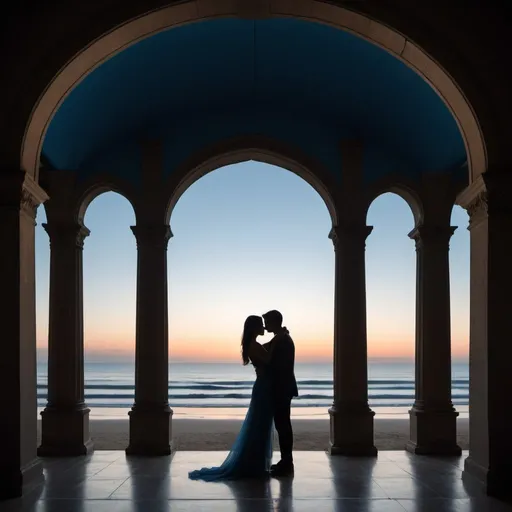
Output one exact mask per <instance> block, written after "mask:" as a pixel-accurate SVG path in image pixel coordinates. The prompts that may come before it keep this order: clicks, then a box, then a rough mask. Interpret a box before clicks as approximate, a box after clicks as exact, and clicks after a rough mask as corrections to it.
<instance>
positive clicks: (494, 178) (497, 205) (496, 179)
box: [456, 171, 512, 229]
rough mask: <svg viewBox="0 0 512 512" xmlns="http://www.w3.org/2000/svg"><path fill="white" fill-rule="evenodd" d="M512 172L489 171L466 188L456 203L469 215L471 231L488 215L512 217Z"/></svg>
mask: <svg viewBox="0 0 512 512" xmlns="http://www.w3.org/2000/svg"><path fill="white" fill-rule="evenodd" d="M511 192H512V172H503V171H501V172H496V171H494V172H493V171H488V172H485V173H483V174H481V175H480V176H478V178H477V179H476V180H475V181H473V183H471V185H469V187H467V188H465V189H464V190H463V191H462V192H461V193H460V194H459V195H458V196H457V201H456V203H457V204H458V205H460V206H462V207H463V208H465V209H466V210H467V212H468V215H469V229H471V228H472V227H474V226H476V225H478V224H479V223H480V222H481V221H482V220H484V219H485V218H486V217H487V216H488V215H512V204H511V202H510V194H511Z"/></svg>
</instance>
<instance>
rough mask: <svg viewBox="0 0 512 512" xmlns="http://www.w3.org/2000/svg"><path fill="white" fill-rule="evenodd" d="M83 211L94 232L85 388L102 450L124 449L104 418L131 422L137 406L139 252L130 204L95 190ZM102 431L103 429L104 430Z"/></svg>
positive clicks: (89, 242) (87, 266)
mask: <svg viewBox="0 0 512 512" xmlns="http://www.w3.org/2000/svg"><path fill="white" fill-rule="evenodd" d="M94 194H95V195H94V197H89V201H88V202H87V209H85V207H84V209H83V213H84V217H83V220H84V224H85V226H86V227H87V228H88V229H89V230H90V234H89V236H88V237H87V238H86V239H85V241H84V249H83V252H84V254H83V290H84V292H83V294H84V299H83V304H84V381H85V382H84V384H85V401H86V403H87V405H88V407H89V408H90V409H91V413H90V418H91V423H90V424H91V430H92V437H93V438H96V439H94V441H95V448H96V449H100V450H101V449H124V448H125V447H126V446H124V445H123V444H122V442H123V441H122V438H123V437H124V436H123V435H121V436H120V437H121V438H119V434H122V432H120V433H119V434H118V435H117V436H116V435H114V436H112V434H111V435H110V438H109V436H105V435H102V432H101V429H102V427H103V425H104V423H102V422H101V421H96V420H102V419H118V420H121V419H122V420H125V423H124V427H123V428H124V429H125V430H126V432H127V431H128V417H127V415H126V412H127V409H129V408H131V406H132V405H133V402H134V385H135V320H136V307H135V305H136V276H137V263H136V262H137V249H136V243H135V237H134V236H133V234H132V232H131V230H130V228H129V226H133V225H134V224H135V213H134V211H133V209H132V207H131V204H130V202H129V201H128V200H127V199H126V198H124V197H123V196H121V195H120V194H118V193H115V192H111V191H107V192H105V191H100V190H96V191H95V192H94ZM98 430H99V431H98Z"/></svg>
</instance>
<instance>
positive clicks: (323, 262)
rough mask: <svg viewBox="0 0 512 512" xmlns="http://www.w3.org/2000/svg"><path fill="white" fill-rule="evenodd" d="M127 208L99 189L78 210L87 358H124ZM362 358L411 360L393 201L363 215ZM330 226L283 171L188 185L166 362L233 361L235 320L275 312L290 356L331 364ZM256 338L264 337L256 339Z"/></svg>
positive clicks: (457, 290) (235, 174) (132, 261)
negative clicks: (293, 350) (289, 340)
mask: <svg viewBox="0 0 512 512" xmlns="http://www.w3.org/2000/svg"><path fill="white" fill-rule="evenodd" d="M37 221H38V226H37V227H36V276H37V314H38V322H37V340H38V345H39V347H41V348H43V347H44V346H45V345H46V344H47V315H48V277H49V276H48V272H49V245H48V236H47V235H46V233H45V231H44V229H43V228H42V226H41V223H42V222H45V215H44V210H43V209H42V208H40V209H39V212H38V216H37ZM134 221H135V219H134V214H133V210H132V208H131V205H130V204H129V203H128V201H127V200H126V199H124V198H123V197H121V196H119V195H117V194H114V193H106V194H102V195H101V196H99V197H98V198H96V199H95V200H94V201H93V202H92V203H91V205H90V206H89V208H88V210H87V213H86V216H85V224H86V226H87V227H88V228H89V229H90V230H91V235H90V236H89V237H88V238H87V239H86V240H85V248H84V325H85V346H86V354H87V356H88V358H89V359H95V360H101V359H106V358H113V357H118V358H127V359H133V354H134V346H135V341H134V339H135V292H136V245H135V239H134V236H133V234H132V232H131V230H130V228H129V226H130V225H133V224H134ZM467 223H468V217H467V214H466V212H465V211H464V210H462V209H461V208H459V207H455V208H454V211H453V215H452V225H455V226H458V229H457V230H456V232H455V235H454V236H453V237H452V242H451V251H450V261H451V289H452V347H453V348H452V352H453V354H454V356H456V357H457V358H460V359H462V360H467V352H468V326H469V232H468V231H467V229H466V227H467ZM368 224H369V225H372V226H374V229H373V232H372V234H371V235H370V237H369V238H368V240H367V254H366V261H367V302H368V351H369V356H370V357H371V358H376V357H392V358H400V357H406V358H409V357H412V355H413V353H414V309H415V304H414V302H415V248H414V242H413V241H412V240H410V239H409V238H408V236H407V234H408V233H409V231H410V230H411V229H412V228H413V216H412V213H411V211H410V208H409V206H408V205H407V203H406V202H405V201H404V200H403V199H401V198H400V197H398V196H396V195H394V194H384V195H382V196H380V197H379V198H377V199H376V200H375V201H374V203H373V204H372V206H371V207H370V210H369V212H368ZM330 226H331V220H330V216H329V213H328V211H327V208H326V207H325V204H324V203H323V200H322V199H321V197H320V196H319V195H318V194H317V192H316V191H315V190H314V189H313V188H312V187H311V186H310V185H309V184H307V183H306V182H305V181H303V180H302V179H301V178H299V177H298V176H296V175H295V174H293V173H291V172H289V171H286V170H283V169H280V168H277V167H274V166H270V165H267V164H262V163H258V162H246V163H242V164H236V165H232V166H228V167H224V168H221V169H218V170H216V171H214V172H212V173H210V174H208V175H206V176H204V177H203V178H201V179H200V180H198V181H197V182H196V183H194V184H193V185H192V186H191V187H190V188H189V189H188V190H187V191H186V192H185V193H184V195H183V196H182V197H181V199H180V200H179V202H178V203H177V205H176V207H175V209H174V212H173V214H172V217H171V229H172V232H173V234H174V237H173V238H172V239H171V240H170V242H169V248H168V265H169V271H168V275H169V335H170V354H171V360H223V361H230V360H232V361H234V360H236V359H237V358H238V357H239V348H238V345H239V339H240V331H241V327H242V324H243V321H244V319H245V317H246V316H247V315H249V314H261V313H263V312H264V311H266V310H268V309H274V308H276V309H280V310H281V311H282V312H283V314H284V317H285V323H286V324H287V326H288V328H289V329H290V330H291V332H292V334H293V336H294V339H295V342H296V345H297V359H298V360H299V361H300V360H302V361H313V360H314V361H328V360H330V359H331V358H332V337H333V307H334V306H333V294H334V251H333V246H332V242H331V241H330V240H329V239H328V234H329V230H330ZM263 341H264V339H263Z"/></svg>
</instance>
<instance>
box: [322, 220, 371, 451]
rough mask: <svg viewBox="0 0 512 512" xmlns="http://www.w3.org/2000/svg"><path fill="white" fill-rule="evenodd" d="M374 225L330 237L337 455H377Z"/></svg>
mask: <svg viewBox="0 0 512 512" xmlns="http://www.w3.org/2000/svg"><path fill="white" fill-rule="evenodd" d="M371 230H372V228H371V227H370V226H366V225H364V224H362V225H350V226H336V227H334V228H333V229H332V231H331V234H330V235H329V236H330V238H331V239H332V240H333V243H334V251H335V288H334V403H333V406H332V407H331V409H329V414H330V419H331V434H330V436H331V442H330V450H329V451H330V453H331V455H376V454H377V449H376V448H375V446H374V444H373V417H374V415H375V413H374V412H373V411H372V410H371V409H370V408H369V406H368V363H367V342H366V283H365V244H366V237H367V236H368V235H369V234H370V233H371Z"/></svg>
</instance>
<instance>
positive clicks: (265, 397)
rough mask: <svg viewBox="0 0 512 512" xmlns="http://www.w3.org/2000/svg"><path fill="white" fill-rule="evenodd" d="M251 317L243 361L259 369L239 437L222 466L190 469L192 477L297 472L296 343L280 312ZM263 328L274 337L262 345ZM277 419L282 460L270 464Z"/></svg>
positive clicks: (228, 477)
mask: <svg viewBox="0 0 512 512" xmlns="http://www.w3.org/2000/svg"><path fill="white" fill-rule="evenodd" d="M263 318H264V319H265V326H264V325H263V320H262V318H261V317H259V316H254V315H252V316H249V317H248V318H247V319H246V320H245V323H244V330H243V334H242V347H241V348H242V361H243V364H244V365H247V364H249V363H252V364H253V366H254V367H255V369H256V382H255V383H254V386H253V389H252V395H251V403H250V405H249V409H248V411H247V415H246V417H245V420H244V422H243V424H242V427H241V429H240V432H239V434H238V437H237V438H236V440H235V443H234V444H233V447H232V448H231V451H230V453H229V455H228V456H227V458H226V459H225V460H224V462H223V463H222V465H221V466H218V467H213V468H202V469H199V470H195V471H192V472H190V473H189V477H190V478H191V479H194V480H206V481H215V480H234V479H240V478H252V477H261V476H265V475H268V474H270V475H271V476H276V477H278V476H286V475H290V474H292V473H293V469H294V468H293V457H292V449H293V432H292V427H291V421H290V405H291V400H292V398H293V397H294V396H297V395H298V392H297V383H296V381H295V376H294V360H295V347H294V345H293V340H292V339H291V337H290V334H289V332H288V330H287V329H286V327H283V326H282V319H283V317H282V315H281V313H279V312H278V311H275V310H274V311H269V312H268V313H266V314H265V315H263ZM265 329H266V330H267V331H268V332H272V333H274V338H273V339H272V340H271V341H270V342H269V343H266V344H265V345H264V346H263V345H261V344H260V343H258V341H257V337H258V336H260V335H262V334H264V332H265ZM273 422H275V425H276V430H277V432H278V435H279V444H280V447H281V460H280V461H279V463H278V464H275V465H273V466H271V465H270V464H271V461H272V425H273Z"/></svg>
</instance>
